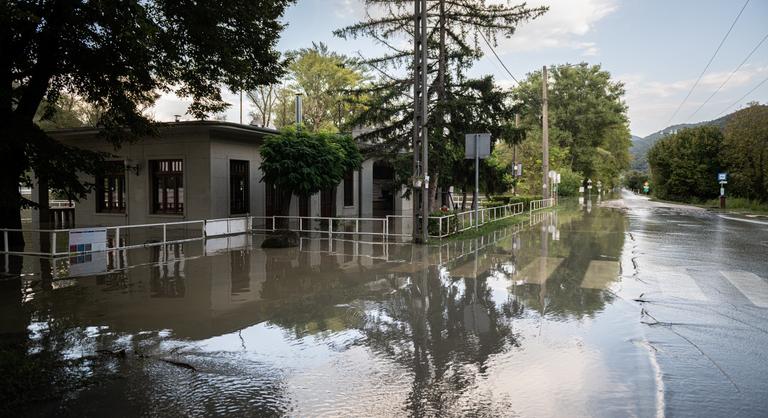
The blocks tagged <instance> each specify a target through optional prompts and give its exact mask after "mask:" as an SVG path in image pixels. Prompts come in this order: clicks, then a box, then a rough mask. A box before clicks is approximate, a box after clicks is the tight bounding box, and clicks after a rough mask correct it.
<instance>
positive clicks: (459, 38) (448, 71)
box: [334, 0, 547, 190]
mask: <svg viewBox="0 0 768 418" xmlns="http://www.w3.org/2000/svg"><path fill="white" fill-rule="evenodd" d="M365 3H366V5H367V6H368V7H369V8H371V9H373V10H371V13H370V14H368V15H367V18H366V19H365V20H364V21H362V22H360V23H357V24H354V25H351V26H348V27H346V28H342V29H339V30H337V31H335V32H334V34H335V35H337V36H339V37H342V38H344V39H350V38H352V39H354V38H358V37H363V36H365V37H370V38H373V39H374V41H376V42H378V43H379V44H381V45H382V46H384V47H385V48H387V49H388V53H387V54H385V55H384V56H382V57H377V58H371V59H369V60H367V61H364V63H366V64H369V65H372V66H375V67H376V68H377V69H378V70H380V71H377V74H382V73H386V75H383V76H381V77H379V78H378V79H377V80H375V81H374V82H373V83H371V84H370V85H365V86H362V87H361V88H358V89H356V90H355V91H354V92H353V93H354V94H353V95H351V99H352V100H353V101H354V102H355V103H356V104H358V105H359V106H360V108H361V110H360V111H359V112H357V113H355V118H354V120H353V121H352V124H353V125H359V126H365V127H369V128H371V129H370V131H368V132H366V133H365V134H363V135H362V139H363V140H366V141H370V142H371V143H374V144H375V146H373V147H370V148H368V152H370V153H372V154H374V155H380V156H385V157H388V158H389V157H392V156H394V155H395V154H399V153H401V152H402V150H410V149H411V148H412V140H413V120H414V117H413V116H414V115H413V107H412V104H413V98H412V95H413V92H412V88H413V83H412V79H413V78H412V77H413V68H412V65H413V59H412V51H411V50H410V49H408V48H406V49H403V48H401V47H400V46H399V45H398V43H399V38H400V37H405V38H408V39H410V38H411V37H412V36H413V35H412V32H411V30H412V25H413V2H412V1H410V0H382V1H366V2H365ZM428 3H429V4H428V7H429V8H430V10H429V13H430V14H431V15H432V16H437V17H441V18H439V19H434V20H433V22H434V23H435V24H436V27H435V29H436V30H430V31H429V33H428V36H429V40H428V44H429V46H430V47H429V48H428V51H427V52H428V54H429V55H430V56H429V60H430V61H431V62H435V63H436V65H430V66H429V68H428V69H427V71H428V72H429V79H430V80H431V81H430V83H431V85H430V86H429V88H428V89H427V94H428V101H429V121H428V124H427V125H428V127H429V133H428V136H429V138H430V140H429V146H430V149H429V156H430V157H429V173H428V174H429V176H430V177H431V178H432V184H433V185H435V184H437V185H438V187H439V186H440V185H453V186H457V187H459V188H460V189H464V190H467V189H468V188H470V187H474V177H473V175H472V173H473V170H472V165H471V162H468V161H464V134H466V133H473V132H490V133H491V134H492V138H493V139H494V140H504V141H510V142H515V141H519V140H520V139H521V138H522V135H523V134H522V133H521V132H519V131H516V130H513V129H511V128H510V122H511V119H512V117H511V116H512V114H513V113H514V112H513V107H512V106H511V100H509V99H510V97H509V94H508V92H506V91H504V90H503V89H500V88H499V87H498V86H496V85H495V84H494V82H493V79H492V78H490V77H483V78H478V79H470V78H468V77H467V76H466V72H467V71H468V70H469V68H471V66H472V64H473V62H474V61H476V60H478V59H479V58H481V57H482V54H483V49H482V47H481V45H480V44H479V42H483V41H482V40H481V38H480V37H478V36H477V33H478V31H480V32H482V33H483V34H484V36H485V37H486V38H487V39H489V41H490V42H496V39H497V36H499V35H502V36H512V35H513V33H514V32H515V30H516V28H517V27H518V26H519V25H520V24H521V23H523V22H527V21H530V20H532V19H535V18H537V17H539V16H541V15H542V14H543V13H544V12H546V10H547V8H546V7H536V8H531V7H528V6H527V5H526V4H519V5H501V4H488V2H487V1H485V0H467V1H461V2H450V4H448V5H447V6H446V4H447V3H448V2H436V1H430V2H428ZM442 7H445V9H443V8H442ZM382 11H383V13H384V16H382V17H375V16H380V15H381V12H382ZM441 35H443V36H441ZM393 41H397V42H393ZM392 69H395V70H399V71H391V70H392ZM482 165H483V176H484V178H488V182H486V183H485V184H484V185H483V186H484V187H487V188H489V189H495V188H497V187H499V186H501V185H502V184H503V174H502V173H500V172H499V170H497V167H489V166H487V164H486V162H483V163H482ZM399 180H400V181H401V183H400V184H405V185H409V186H410V182H409V181H408V178H407V177H401V178H399ZM431 189H432V190H435V187H432V188H431Z"/></svg>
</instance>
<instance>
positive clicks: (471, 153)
mask: <svg viewBox="0 0 768 418" xmlns="http://www.w3.org/2000/svg"><path fill="white" fill-rule="evenodd" d="M475 138H477V154H478V156H477V157H478V158H480V159H483V158H488V157H489V156H490V155H491V134H466V135H464V158H465V159H468V158H471V159H474V158H475Z"/></svg>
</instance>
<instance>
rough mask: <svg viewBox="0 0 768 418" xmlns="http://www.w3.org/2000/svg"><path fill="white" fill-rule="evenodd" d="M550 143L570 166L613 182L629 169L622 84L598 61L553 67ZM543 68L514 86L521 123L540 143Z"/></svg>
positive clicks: (578, 171) (628, 134) (590, 176)
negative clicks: (520, 110) (560, 152)
mask: <svg viewBox="0 0 768 418" xmlns="http://www.w3.org/2000/svg"><path fill="white" fill-rule="evenodd" d="M549 74H550V77H551V80H550V81H549V90H548V99H549V129H550V130H549V144H550V146H551V147H554V146H556V147H559V148H561V149H563V150H566V152H567V158H568V161H567V162H566V164H567V166H568V167H569V168H570V169H571V170H573V171H574V172H577V173H581V174H583V175H584V176H585V178H586V177H589V178H592V179H593V180H595V179H600V180H601V181H602V182H603V183H604V184H606V185H610V186H612V185H615V184H617V182H618V178H619V174H620V172H621V171H622V170H623V169H625V168H627V167H629V162H630V155H629V147H630V145H631V135H630V133H629V126H628V124H629V122H628V118H627V113H626V112H627V106H626V104H625V103H624V100H623V96H624V85H623V84H622V83H621V82H617V81H613V80H611V74H610V73H609V72H607V71H605V70H603V69H602V68H601V66H600V65H589V64H587V63H580V64H577V65H570V64H564V65H555V66H552V67H549ZM541 77H542V74H541V71H536V72H533V73H531V74H528V77H527V78H526V79H525V80H523V81H522V82H521V84H520V85H519V86H518V87H516V88H515V89H514V92H515V97H516V98H517V99H518V100H520V101H521V102H522V106H521V108H522V109H523V110H522V118H521V119H522V125H523V126H524V127H525V128H526V129H527V130H528V131H529V136H530V137H531V139H533V140H535V141H539V142H540V141H541V129H540V126H541V102H542V98H541V83H542V79H541Z"/></svg>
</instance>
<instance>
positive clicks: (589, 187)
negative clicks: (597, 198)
mask: <svg viewBox="0 0 768 418" xmlns="http://www.w3.org/2000/svg"><path fill="white" fill-rule="evenodd" d="M587 197H588V198H589V199H591V198H592V179H587Z"/></svg>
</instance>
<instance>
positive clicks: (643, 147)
mask: <svg viewBox="0 0 768 418" xmlns="http://www.w3.org/2000/svg"><path fill="white" fill-rule="evenodd" d="M734 113H735V112H734ZM732 115H733V113H729V114H727V115H725V116H723V117H721V118H718V119H715V120H708V121H704V122H698V123H681V124H678V125H672V126H669V127H666V128H664V129H662V130H660V131H658V132H654V133H652V134H650V135H648V136H646V137H645V138H640V137H639V136H635V135H632V146H631V147H630V148H629V153H630V154H632V169H633V170H639V171H648V159H647V158H646V154H647V153H648V150H649V149H651V147H652V146H653V144H655V143H656V141H658V140H659V139H661V138H663V137H665V136H667V135H670V134H673V133H675V132H677V131H679V130H681V129H685V128H693V127H695V126H702V125H715V126H717V127H719V128H720V129H723V128H725V125H726V124H727V123H728V120H729V119H730V118H731V116H732Z"/></svg>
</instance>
